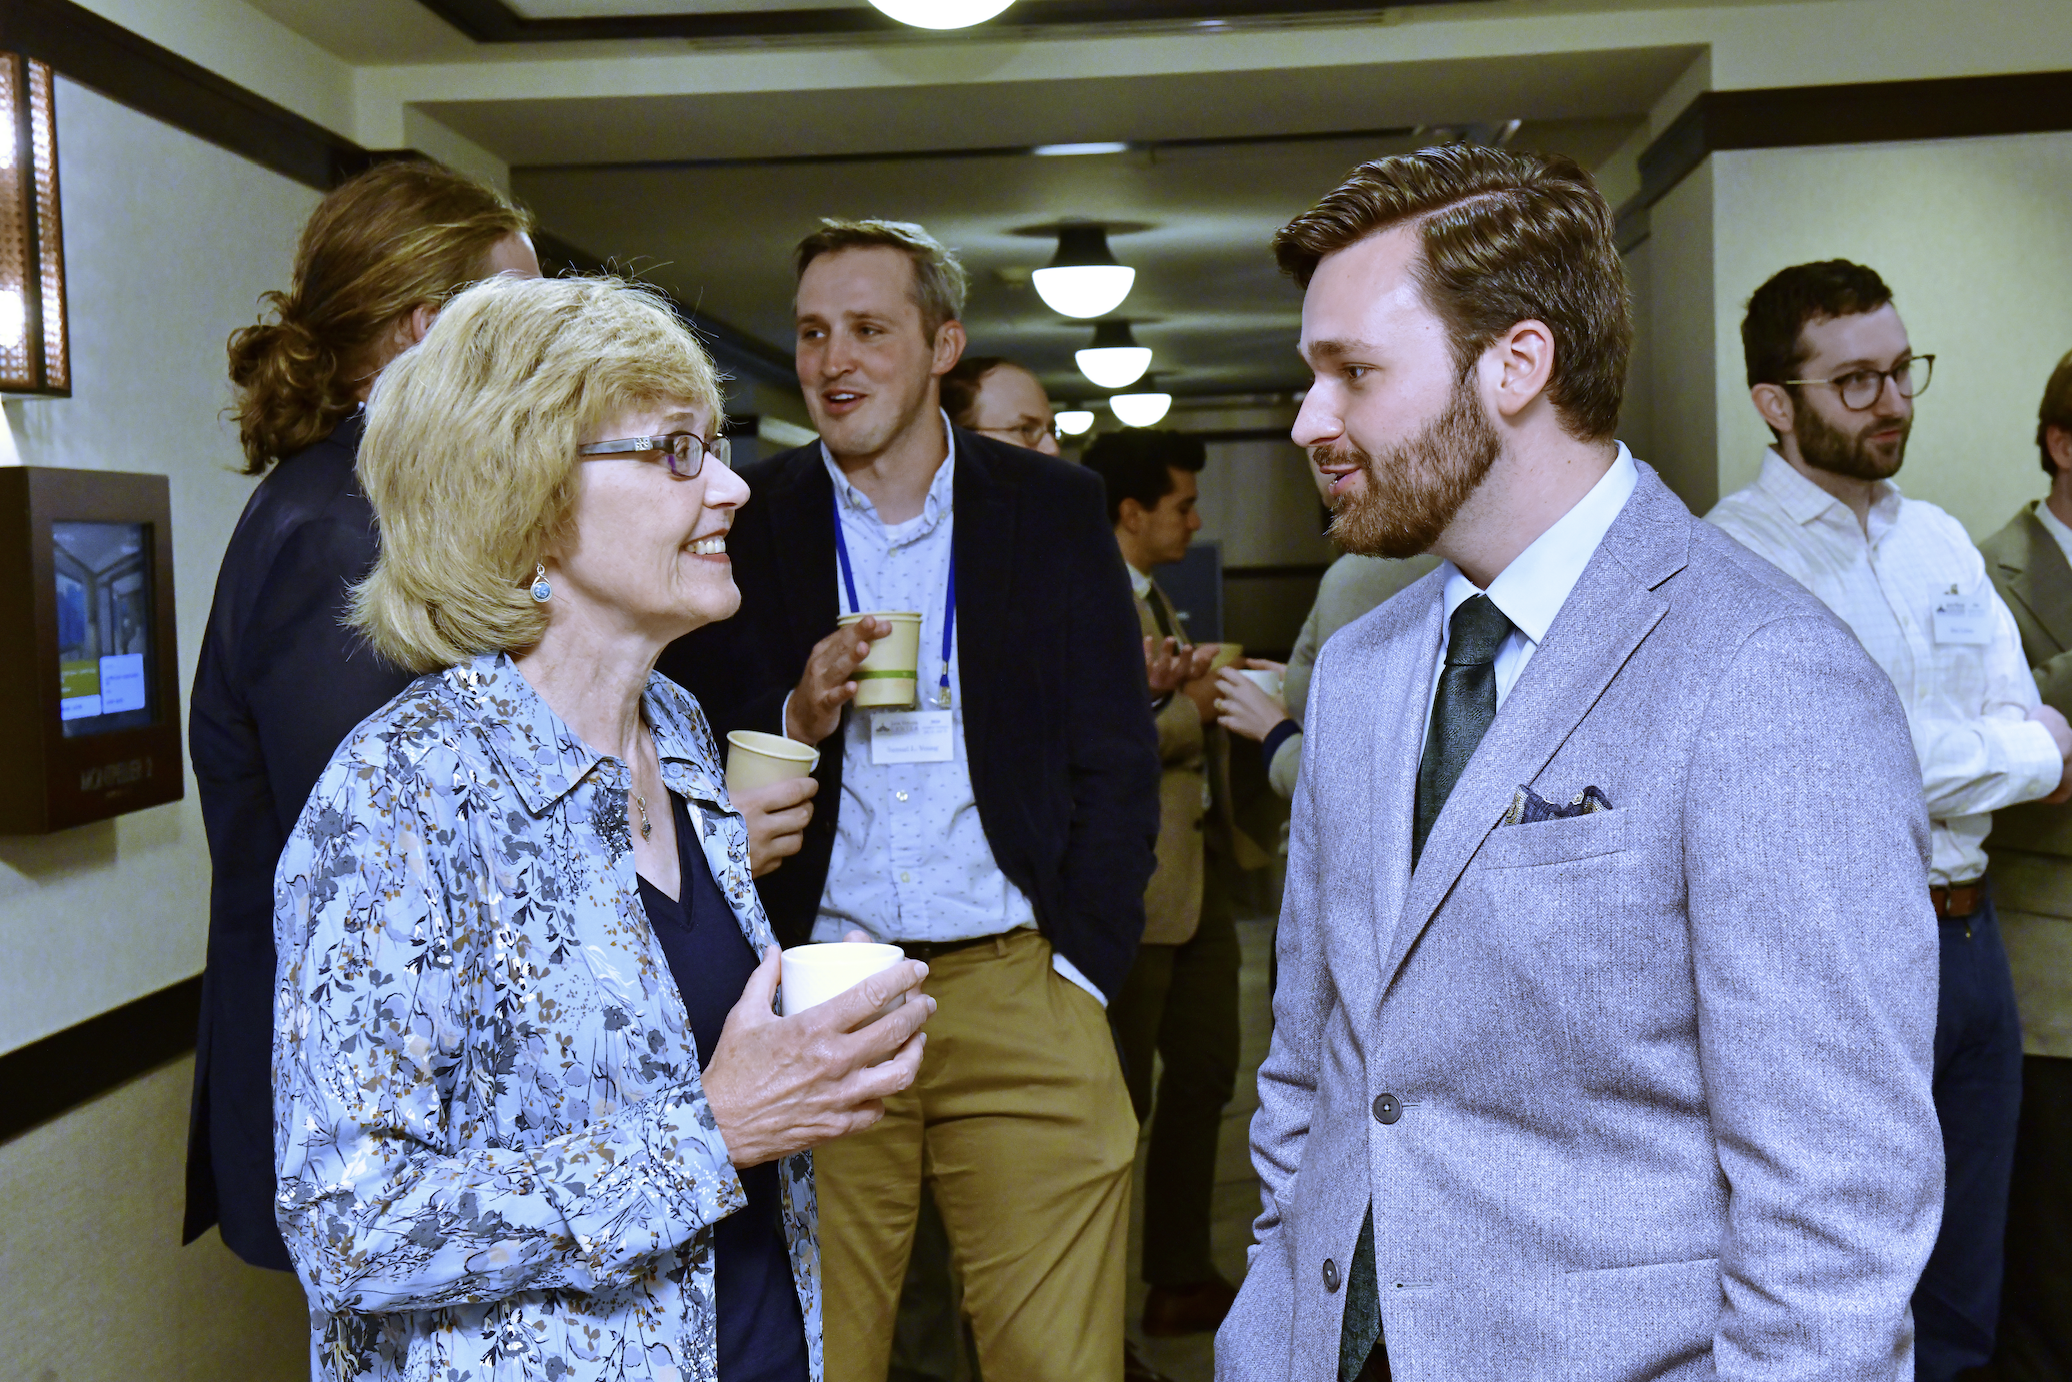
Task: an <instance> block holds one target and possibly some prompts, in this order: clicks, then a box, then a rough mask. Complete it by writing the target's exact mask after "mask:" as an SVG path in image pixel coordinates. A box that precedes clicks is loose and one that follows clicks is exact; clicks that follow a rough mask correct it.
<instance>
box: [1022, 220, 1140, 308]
mask: <svg viewBox="0 0 2072 1382" xmlns="http://www.w3.org/2000/svg"><path fill="white" fill-rule="evenodd" d="M1029 277H1030V278H1031V279H1032V280H1034V282H1035V284H1036V292H1037V294H1038V295H1039V296H1041V297H1042V299H1043V300H1044V301H1045V302H1046V303H1048V304H1049V305H1050V310H1051V311H1053V312H1056V313H1059V314H1060V315H1062V316H1067V317H1104V316H1106V315H1107V314H1108V313H1110V312H1113V311H1114V310H1115V309H1116V308H1118V307H1120V306H1122V300H1123V299H1124V298H1126V297H1128V296H1129V295H1130V288H1131V286H1132V285H1133V284H1135V283H1136V281H1137V271H1136V270H1135V269H1132V268H1129V267H1127V266H1126V265H1122V264H1118V263H1116V262H1115V256H1114V255H1113V254H1112V253H1110V252H1109V249H1108V231H1107V228H1106V227H1104V226H1102V225H1100V224H1098V223H1095V222H1087V223H1085V224H1077V225H1064V226H1060V227H1058V252H1057V255H1056V257H1054V258H1053V259H1052V260H1051V261H1050V263H1049V264H1048V265H1047V266H1046V267H1044V268H1041V269H1038V270H1037V271H1036V272H1035V273H1033V274H1031V275H1029Z"/></svg>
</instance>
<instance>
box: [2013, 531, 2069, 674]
mask: <svg viewBox="0 0 2072 1382" xmlns="http://www.w3.org/2000/svg"><path fill="white" fill-rule="evenodd" d="M2022 535H2023V536H2024V537H2026V538H2027V539H2028V543H2027V546H2028V558H2027V561H2026V563H2025V564H2024V566H2023V567H2022V569H2021V570H2020V571H2019V572H2018V573H2016V575H2015V576H2014V578H2013V579H2012V580H2010V581H2009V582H2008V584H2009V586H2010V587H2011V588H2012V589H2013V590H2014V592H2015V593H2016V594H2017V595H2019V596H2021V599H2022V603H2023V604H2025V605H2027V606H2028V607H2029V616H2030V617H2031V618H2032V619H2034V620H2035V621H2036V622H2037V623H2038V624H2039V625H2041V626H2042V628H2043V631H2044V632H2045V633H2047V634H2049V635H2050V637H2051V641H2052V642H2053V643H2056V644H2057V645H2058V649H2059V651H2060V652H2062V651H2063V650H2065V649H2066V648H2072V564H2068V563H2067V562H2066V560H2065V552H2064V549H2063V548H2061V547H2059V546H2058V542H2057V539H2056V538H2054V537H2052V536H2051V535H2050V531H2049V530H2048V529H2047V528H2045V527H2044V526H2043V522H2042V520H2041V519H2039V518H2037V517H2036V510H2035V509H2034V507H2033V506H2032V507H2031V508H2029V509H2028V510H2027V511H2025V512H2024V513H2023V514H2022Z"/></svg>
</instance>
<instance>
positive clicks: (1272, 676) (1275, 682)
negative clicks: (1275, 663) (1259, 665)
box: [1237, 667, 1281, 696]
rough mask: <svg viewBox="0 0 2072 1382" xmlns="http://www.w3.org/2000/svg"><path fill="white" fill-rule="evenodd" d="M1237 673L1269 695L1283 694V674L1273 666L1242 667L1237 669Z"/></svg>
mask: <svg viewBox="0 0 2072 1382" xmlns="http://www.w3.org/2000/svg"><path fill="white" fill-rule="evenodd" d="M1237 674H1238V675H1239V676H1241V677H1243V678H1244V679H1245V680H1246V681H1249V682H1250V683H1252V685H1254V686H1256V687H1258V688H1259V689H1260V690H1261V691H1264V692H1265V693H1266V694H1267V695H1269V696H1278V695H1280V694H1281V674H1280V673H1279V672H1276V671H1274V670H1273V669H1272V668H1271V667H1267V668H1264V669H1254V668H1251V667H1240V668H1238V669H1237Z"/></svg>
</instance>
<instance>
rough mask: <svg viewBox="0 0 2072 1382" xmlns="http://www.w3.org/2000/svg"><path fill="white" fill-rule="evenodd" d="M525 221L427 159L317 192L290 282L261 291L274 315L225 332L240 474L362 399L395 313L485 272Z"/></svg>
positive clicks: (506, 201) (306, 442)
mask: <svg viewBox="0 0 2072 1382" xmlns="http://www.w3.org/2000/svg"><path fill="white" fill-rule="evenodd" d="M531 229H532V217H531V216H530V215H529V214H527V213H526V212H525V211H523V210H521V209H519V208H518V207H517V206H516V205H515V204H513V203H512V201H511V199H510V198H509V197H506V196H505V195H504V194H503V193H502V192H499V191H497V189H496V188H494V187H491V186H489V185H488V184H487V183H484V182H478V181H477V180H476V179H474V178H471V177H469V176H467V175H466V174H464V173H456V172H454V171H453V170H452V169H450V168H445V167H442V166H440V165H439V164H437V163H432V162H429V161H426V160H423V159H399V160H396V161H394V162H391V163H383V164H378V165H376V166H375V167H373V168H371V169H369V170H368V171H366V172H364V173H361V174H360V175H359V176H358V177H356V178H353V179H352V180H351V181H350V182H346V183H343V184H341V185H340V186H339V187H338V188H337V189H336V190H334V191H333V192H332V193H331V194H330V195H329V196H327V197H325V198H324V200H323V202H322V203H321V204H320V205H319V206H318V207H317V209H316V214H315V215H313V216H311V217H310V218H309V224H308V225H307V226H305V227H304V228H303V231H302V242H301V244H300V245H298V246H297V247H296V250H295V281H294V286H292V287H291V288H289V289H288V291H286V292H284V293H283V292H272V293H266V294H263V295H262V297H261V299H260V300H261V301H263V302H264V303H266V304H267V305H268V306H269V307H271V308H272V309H273V312H274V320H272V321H270V322H260V323H257V324H256V325H253V326H247V327H245V328H243V329H242V330H239V331H235V332H232V333H231V337H230V382H231V383H232V384H233V385H234V386H235V387H236V389H237V402H236V404H235V406H234V407H233V409H232V412H233V413H234V415H235V416H236V418H237V432H238V440H239V442H240V443H241V444H242V445H243V447H244V451H245V474H247V475H258V474H260V473H262V472H263V471H265V469H266V468H267V467H268V466H270V465H272V464H273V463H274V462H275V461H278V460H284V459H286V458H287V457H289V456H292V455H294V454H295V453H296V452H298V451H301V450H303V449H304V448H305V447H308V446H312V445H314V444H316V443H317V442H320V441H322V440H323V439H324V438H325V437H327V436H329V435H330V434H331V429H332V428H334V427H336V426H337V425H338V421H339V419H340V418H343V417H344V416H345V415H346V414H347V413H350V412H351V411H352V410H353V409H354V408H356V407H358V406H359V400H358V393H359V388H360V385H361V384H362V383H364V382H365V380H366V378H367V376H368V375H369V374H371V373H372V372H373V369H374V362H375V359H376V356H375V351H376V350H377V349H378V347H379V346H380V344H381V342H382V340H383V338H385V337H386V336H387V335H388V334H389V332H390V331H391V330H393V329H394V327H395V324H396V319H397V318H399V317H401V316H403V315H404V314H406V313H408V312H411V311H413V310H414V309H416V308H418V307H421V306H424V305H425V304H427V303H429V304H431V305H433V306H437V305H438V304H440V303H443V302H444V301H446V299H447V298H448V297H449V296H451V295H452V294H453V293H456V292H458V291H459V290H460V289H462V288H465V287H467V286H468V284H470V283H472V282H473V281H474V280H476V279H478V278H481V277H483V276H484V275H485V274H487V273H488V272H489V256H490V253H491V252H492V251H493V250H495V248H496V246H497V243H498V242H499V241H501V240H503V239H505V238H506V237H508V236H512V235H519V234H524V233H525V232H528V231H530V230H531Z"/></svg>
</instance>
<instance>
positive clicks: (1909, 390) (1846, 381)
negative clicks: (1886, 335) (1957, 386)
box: [1781, 355, 1935, 413]
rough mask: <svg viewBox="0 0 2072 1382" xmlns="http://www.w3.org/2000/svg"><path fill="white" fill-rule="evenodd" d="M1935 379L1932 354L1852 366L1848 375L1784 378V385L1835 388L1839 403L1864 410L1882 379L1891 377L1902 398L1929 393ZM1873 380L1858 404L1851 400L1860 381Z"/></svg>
mask: <svg viewBox="0 0 2072 1382" xmlns="http://www.w3.org/2000/svg"><path fill="white" fill-rule="evenodd" d="M1917 365H1918V366H1919V367H1920V369H1921V378H1920V379H1919V380H1918V381H1916V380H1915V379H1914V368H1915V366H1917ZM1934 378H1935V357H1934V356H1933V355H1910V356H1908V357H1907V358H1906V359H1905V360H1902V361H1900V363H1898V364H1896V365H1894V366H1893V367H1892V368H1891V369H1853V370H1850V371H1849V372H1848V373H1847V374H1838V375H1836V376H1834V378H1832V379H1786V380H1783V381H1781V382H1783V383H1786V384H1826V385H1828V386H1830V387H1831V388H1833V389H1834V391H1835V394H1836V396H1837V397H1839V398H1840V399H1841V400H1842V406H1843V407H1844V408H1847V409H1848V410H1849V411H1850V412H1852V413H1861V412H1867V411H1869V410H1870V408H1871V407H1872V406H1873V405H1874V404H1876V403H1877V401H1878V399H1879V398H1880V397H1881V396H1882V395H1883V394H1884V392H1885V381H1886V380H1887V379H1890V380H1891V381H1892V387H1893V388H1895V389H1898V390H1899V396H1900V397H1901V398H1919V397H1920V396H1921V395H1922V394H1924V393H1927V392H1928V384H1929V381H1930V380H1932V379H1934ZM1866 379H1869V380H1874V381H1875V387H1873V388H1872V389H1871V392H1870V393H1869V394H1868V395H1867V396H1865V397H1864V400H1863V402H1861V403H1851V402H1850V401H1849V395H1850V393H1851V391H1855V392H1857V393H1859V394H1860V393H1862V388H1863V385H1862V381H1863V380H1866Z"/></svg>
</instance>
